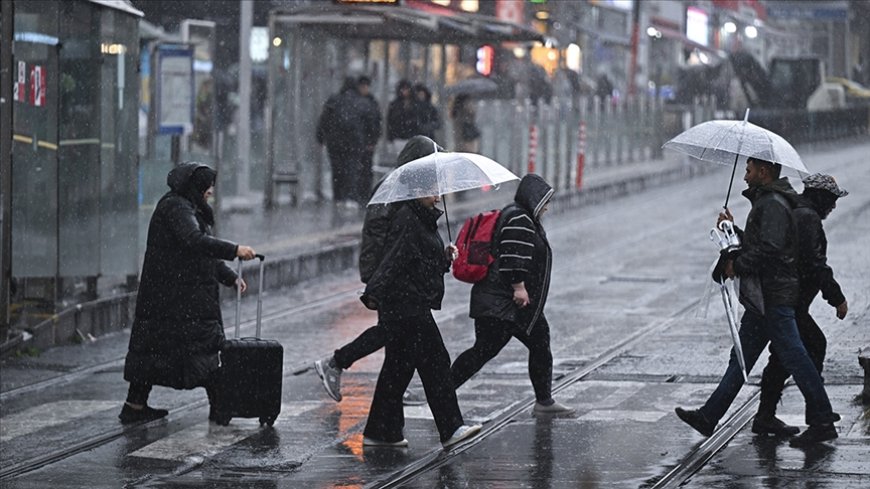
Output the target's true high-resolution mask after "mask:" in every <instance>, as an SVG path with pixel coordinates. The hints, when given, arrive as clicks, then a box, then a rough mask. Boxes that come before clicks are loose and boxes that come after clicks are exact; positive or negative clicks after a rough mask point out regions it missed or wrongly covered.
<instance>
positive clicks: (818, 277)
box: [794, 199, 846, 309]
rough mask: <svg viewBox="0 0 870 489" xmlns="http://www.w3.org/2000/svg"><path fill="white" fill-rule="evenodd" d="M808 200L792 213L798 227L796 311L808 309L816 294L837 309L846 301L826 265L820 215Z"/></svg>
mask: <svg viewBox="0 0 870 489" xmlns="http://www.w3.org/2000/svg"><path fill="white" fill-rule="evenodd" d="M824 211H825V209H819V208H817V207H816V206H814V205H813V203H812V202H809V201H808V200H805V199H804V200H803V202H802V204H801V205H799V206H798V207H797V208H796V209H795V210H794V218H795V222H796V223H797V230H798V241H799V248H800V253H799V256H798V275H799V281H800V295H799V300H798V307H800V308H803V309H808V308H809V307H810V304H812V302H813V299H815V297H816V295H817V294H818V293H819V291H821V292H822V298H824V299H825V300H826V301H827V302H828V304H830V305H831V306H833V307H837V306H839V305H840V304H842V303H843V302H844V301H845V300H846V297H845V296H843V291H842V290H841V289H840V284H838V283H837V281H836V280H835V279H834V271H833V270H831V267H830V266H829V265H828V239H827V238H826V237H825V230H824V228H823V227H822V212H824Z"/></svg>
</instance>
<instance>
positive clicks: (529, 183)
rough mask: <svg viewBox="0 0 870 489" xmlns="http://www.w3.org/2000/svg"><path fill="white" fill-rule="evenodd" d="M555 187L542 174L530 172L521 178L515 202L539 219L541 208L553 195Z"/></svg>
mask: <svg viewBox="0 0 870 489" xmlns="http://www.w3.org/2000/svg"><path fill="white" fill-rule="evenodd" d="M553 192H554V190H553V187H551V186H550V184H549V183H547V182H546V180H544V179H543V178H541V176H540V175H536V174H534V173H529V174H528V175H526V176H524V177H523V179H522V180H520V185H519V187H517V193H516V195H515V196H514V202H516V203H517V204H519V205H520V206H522V207H524V208H525V209H526V210H527V211H529V212H530V213H531V214H532V216H533V217H534V218H535V219H536V220H537V219H538V217H539V216H540V213H541V209H542V208H543V207H544V205H546V204H547V202H549V201H550V198H551V197H552V196H553Z"/></svg>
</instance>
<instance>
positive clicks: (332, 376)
mask: <svg viewBox="0 0 870 489" xmlns="http://www.w3.org/2000/svg"><path fill="white" fill-rule="evenodd" d="M437 151H444V148H442V147H441V146H439V145H438V144H437V143H435V141H433V140H431V139H429V138H427V137H426V136H414V137H412V138H411V139H409V140H408V143H407V144H406V145H405V147H404V148H402V152H401V153H399V159H398V161H397V166H402V165H404V164H405V163H408V162H409V161H413V160H416V159H417V158H422V157H424V156H427V155H430V154H432V153H435V152H437ZM382 182H383V179H382V180H381V182H378V184H377V186H375V189H374V190H373V192H374V191H377V189H378V187H379V186H380V184H381V183H382ZM404 205H405V203H404V202H393V203H390V204H375V205H370V206H367V207H366V215H365V220H364V222H363V229H362V239H361V242H360V252H359V274H360V280H361V281H362V282H363V283H364V284H367V283H368V282H369V280H370V279H371V278H372V275H373V274H374V273H375V270H377V268H378V266H379V265H380V264H381V261H382V260H383V258H384V254H385V253H386V251H387V249H386V246H387V244H388V243H390V242H394V241H395V240H396V239H397V237H396V236H390V235H389V233H390V232H393V233H398V232H399V231H400V229H398V228H396V227H391V223H392V220H393V217H394V216H395V215H396V212H397V211H398V210H399V209H400V208H401V207H402V206H404ZM363 299H365V300H364V302H366V300H368V301H370V302H368V303H366V307H368V308H369V309H372V310H376V309H377V304H375V303H374V302H371V300H372V298H370V297H368V296H363ZM386 343H387V332H386V330H385V329H384V328H383V327H381V325H380V324H377V325H375V326H372V327H370V328H368V329H366V330H365V331H363V332H362V333H360V335H359V336H357V337H356V338H354V340H353V341H351V342H350V343H347V344H345V345H344V346H342V347H341V348H339V349H337V350H335V353H334V354H333V355H330V356H329V357H327V358H324V359H322V360H317V361H316V362H314V367H315V370H316V371H317V374H318V375H319V376H320V380H321V381H322V382H323V387H324V388H325V389H326V393H327V394H329V396H330V397H332V398H333V399H335V400H336V401H341V399H342V396H341V373H342V371H343V370H346V369H348V368H350V367H351V365H353V363H354V362H356V361H357V360H359V359H361V358H364V357H366V356H368V355H371V354H372V353H374V352H376V351H378V350H380V349H381V348H383V347H384V345H385V344H386Z"/></svg>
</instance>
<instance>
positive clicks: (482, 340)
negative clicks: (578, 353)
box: [451, 174, 574, 416]
mask: <svg viewBox="0 0 870 489" xmlns="http://www.w3.org/2000/svg"><path fill="white" fill-rule="evenodd" d="M552 196H553V187H551V186H550V185H549V184H548V183H547V182H546V181H544V179H543V178H541V177H540V176H538V175H535V174H528V175H526V176H524V177H523V179H522V180H521V181H520V185H519V187H518V188H517V192H516V195H515V196H514V202H513V203H511V204H508V205H507V206H506V207H505V208H504V209H502V212H501V216H500V217H499V227H498V229H497V231H496V232H497V235H496V238H495V242H496V243H495V249H496V255H495V256H496V260H495V262H493V263H492V265H490V267H489V272H488V273H487V276H486V278H485V279H484V280H483V281H482V282H478V283H476V284H474V286H473V287H472V288H471V314H470V315H471V317H472V318H474V335H475V340H474V346H472V347H471V348H469V349H468V350H466V351H464V352H462V353H461V354H460V355H459V356H458V357H457V358H456V361H455V362H453V366H452V367H451V373H452V377H453V385H454V386H455V387H456V388H457V389H458V388H459V386H461V385H462V384H464V383H465V381H467V380H468V379H469V378H471V376H472V375H474V374H475V373H477V371H479V370H480V369H481V368H482V367H483V366H484V365H485V364H486V362H488V361H490V360H491V359H493V358H495V356H496V355H498V353H499V352H500V351H501V350H502V348H504V347H505V345H507V343H508V341H510V339H511V338H516V339H518V340H519V341H520V342H521V343H522V344H523V345H525V346H526V348H528V349H529V378H530V379H531V381H532V387H533V388H534V390H535V400H536V401H537V402H535V407H534V413H535V414H542V415H556V416H567V415H571V414H573V413H574V409H572V408H570V407H568V406H565V405H563V404H560V403H558V402H556V401H554V400H553V397H552V387H553V354H552V352H551V351H550V325H549V323H547V318H546V316H544V306H545V304H546V302H547V294H548V292H549V289H550V273H551V269H552V262H553V254H552V250H551V248H550V243H549V242H548V241H547V234H546V233H545V232H544V227H543V225H542V223H541V217H543V215H544V213H546V212H547V209H548V208H549V207H548V206H549V202H550V198H551V197H552Z"/></svg>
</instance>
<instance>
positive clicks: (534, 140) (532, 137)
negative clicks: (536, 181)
mask: <svg viewBox="0 0 870 489" xmlns="http://www.w3.org/2000/svg"><path fill="white" fill-rule="evenodd" d="M537 156H538V126H536V125H535V124H532V125H531V126H529V168H528V172H529V173H535V161H536V159H537Z"/></svg>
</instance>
